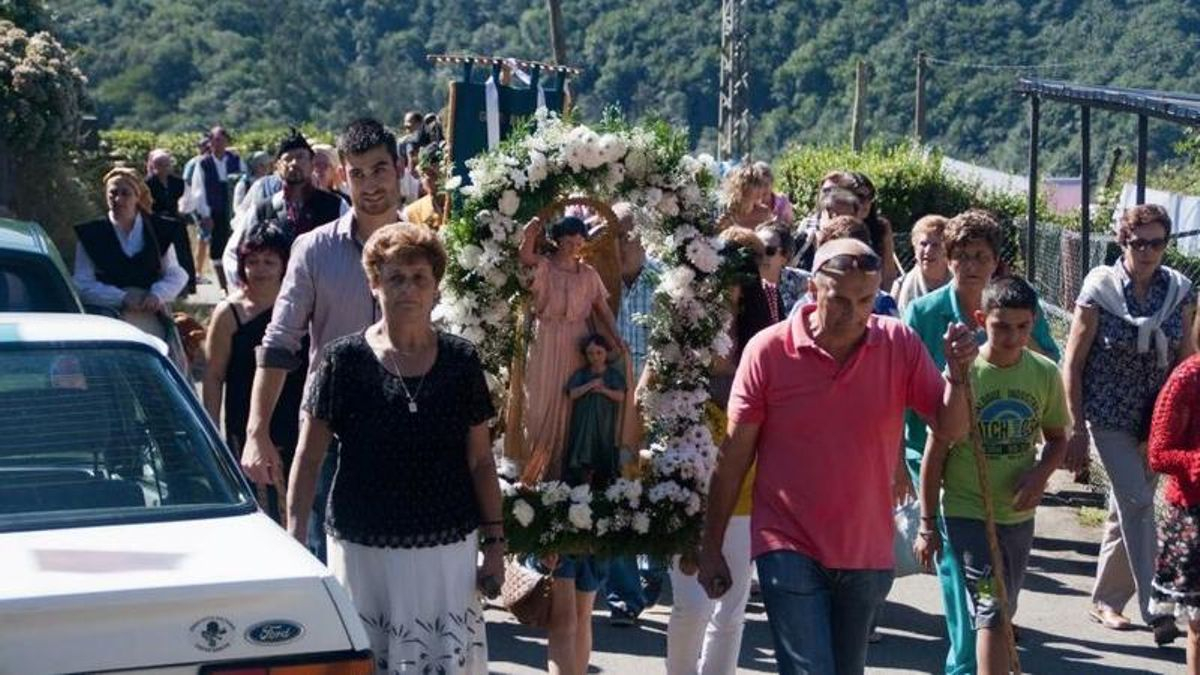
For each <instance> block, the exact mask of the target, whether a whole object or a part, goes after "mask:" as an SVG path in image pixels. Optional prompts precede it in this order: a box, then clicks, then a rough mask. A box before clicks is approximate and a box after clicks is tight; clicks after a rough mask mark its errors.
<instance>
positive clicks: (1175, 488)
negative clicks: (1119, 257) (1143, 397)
mask: <svg viewBox="0 0 1200 675" xmlns="http://www.w3.org/2000/svg"><path fill="white" fill-rule="evenodd" d="M1148 455H1149V458H1150V468H1151V469H1153V470H1154V471H1156V472H1157V473H1161V474H1165V475H1166V476H1167V489H1166V494H1165V499H1166V502H1167V508H1166V514H1165V517H1164V518H1163V523H1162V527H1161V529H1160V530H1159V541H1160V542H1161V543H1162V549H1161V550H1160V551H1159V553H1158V564H1157V566H1156V570H1155V574H1154V582H1153V586H1154V590H1153V592H1152V594H1151V597H1152V598H1153V599H1152V601H1151V602H1152V603H1153V604H1152V605H1151V607H1150V610H1151V611H1152V612H1155V613H1161V614H1165V615H1174V616H1175V617H1176V618H1178V619H1181V620H1183V621H1185V622H1186V623H1187V627H1188V634H1187V639H1188V644H1187V672H1188V675H1200V356H1196V355H1195V354H1193V355H1192V356H1190V357H1188V359H1187V360H1186V361H1184V362H1183V363H1181V364H1179V367H1178V368H1176V369H1175V370H1173V371H1171V376H1170V377H1168V378H1167V383H1166V384H1165V385H1163V389H1162V392H1161V393H1160V394H1159V395H1158V402H1157V403H1155V404H1154V417H1153V418H1152V419H1151V423H1150V445H1149V452H1148Z"/></svg>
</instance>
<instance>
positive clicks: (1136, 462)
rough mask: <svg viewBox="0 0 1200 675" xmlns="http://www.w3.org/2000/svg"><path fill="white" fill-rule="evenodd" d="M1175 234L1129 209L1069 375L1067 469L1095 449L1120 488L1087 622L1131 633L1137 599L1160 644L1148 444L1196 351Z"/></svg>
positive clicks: (1192, 306) (1089, 301) (1153, 211)
mask: <svg viewBox="0 0 1200 675" xmlns="http://www.w3.org/2000/svg"><path fill="white" fill-rule="evenodd" d="M1170 234H1171V218H1170V216H1168V215H1167V212H1166V211H1165V210H1164V209H1163V208H1162V207H1160V206H1156V205H1151V204H1144V205H1140V206H1135V207H1133V208H1131V209H1129V210H1127V211H1125V214H1124V215H1123V216H1122V217H1121V222H1120V224H1119V227H1118V229H1117V243H1118V244H1120V245H1121V248H1122V249H1123V254H1122V255H1121V258H1120V259H1118V260H1117V261H1116V262H1115V263H1113V264H1112V265H1111V266H1102V267H1097V268H1095V269H1093V270H1092V271H1091V272H1089V273H1088V275H1087V278H1085V279H1084V282H1083V288H1082V289H1081V290H1080V292H1079V298H1078V299H1077V300H1076V301H1075V316H1074V320H1073V321H1072V322H1071V335H1070V337H1069V338H1068V340H1067V357H1066V365H1065V368H1064V371H1063V378H1064V381H1065V384H1066V390H1067V400H1068V403H1069V404H1070V407H1071V418H1072V419H1073V420H1074V429H1073V434H1072V437H1071V440H1070V444H1069V446H1068V452H1067V460H1066V467H1067V468H1068V469H1072V470H1074V471H1081V470H1083V469H1085V468H1086V467H1087V465H1088V459H1089V454H1090V452H1089V451H1090V450H1091V449H1092V448H1094V449H1095V451H1096V453H1097V454H1098V455H1099V456H1100V461H1101V462H1102V463H1103V464H1104V469H1105V471H1106V472H1107V473H1108V476H1109V480H1110V483H1111V489H1112V493H1111V494H1110V495H1109V499H1108V503H1109V512H1108V521H1107V523H1106V527H1105V530H1104V539H1103V541H1102V542H1101V544H1100V559H1099V561H1098V563H1097V567H1096V583H1095V586H1094V587H1093V589H1092V603H1093V606H1092V609H1091V611H1090V612H1089V615H1090V616H1091V618H1092V619H1093V620H1094V621H1096V622H1097V623H1100V624H1102V625H1104V626H1105V627H1107V628H1111V629H1113V630H1128V629H1129V628H1131V622H1130V620H1129V619H1127V618H1126V617H1125V616H1124V615H1123V614H1122V610H1123V609H1124V608H1125V604H1126V603H1127V602H1128V601H1129V600H1130V599H1131V598H1133V596H1134V595H1135V594H1136V596H1137V606H1138V609H1139V611H1140V612H1141V616H1142V620H1143V621H1145V623H1146V625H1148V626H1150V627H1151V628H1153V629H1154V641H1155V642H1156V643H1158V644H1159V645H1164V644H1168V643H1170V642H1172V641H1173V640H1174V639H1175V638H1176V637H1178V636H1179V631H1178V629H1177V628H1176V626H1175V620H1174V617H1172V616H1165V615H1157V616H1156V615H1154V614H1153V613H1152V612H1151V609H1150V596H1151V580H1152V579H1153V577H1154V564H1155V557H1156V554H1157V539H1156V532H1155V523H1154V493H1155V485H1156V482H1157V481H1156V477H1155V474H1154V473H1153V472H1152V471H1151V470H1150V467H1149V465H1148V464H1147V460H1146V451H1145V449H1144V448H1145V445H1144V444H1145V441H1146V439H1147V437H1148V435H1149V421H1150V415H1151V411H1152V409H1153V406H1154V400H1155V397H1156V396H1157V394H1158V391H1159V389H1160V388H1161V387H1162V384H1163V382H1164V381H1166V378H1167V375H1168V374H1169V373H1170V372H1171V369H1172V368H1173V367H1174V366H1175V364H1177V363H1179V362H1180V361H1181V360H1183V359H1185V358H1187V357H1188V356H1190V355H1191V354H1193V353H1194V352H1195V351H1196V341H1195V336H1194V334H1193V332H1192V321H1193V318H1194V317H1195V313H1196V291H1195V289H1194V288H1193V286H1192V283H1191V281H1190V280H1189V279H1188V278H1187V277H1185V276H1184V275H1182V274H1180V273H1179V272H1177V271H1175V270H1173V269H1171V268H1170V267H1167V266H1166V265H1163V264H1162V261H1163V256H1164V254H1165V253H1166V248H1167V243H1168V241H1169V238H1170Z"/></svg>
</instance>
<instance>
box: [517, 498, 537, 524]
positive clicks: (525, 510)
mask: <svg viewBox="0 0 1200 675" xmlns="http://www.w3.org/2000/svg"><path fill="white" fill-rule="evenodd" d="M512 510H513V517H514V518H516V519H517V522H518V523H520V524H521V527H529V524H530V523H532V522H533V516H534V511H533V507H532V506H530V505H529V502H527V501H525V500H524V499H518V500H517V501H515V502H513V506H512Z"/></svg>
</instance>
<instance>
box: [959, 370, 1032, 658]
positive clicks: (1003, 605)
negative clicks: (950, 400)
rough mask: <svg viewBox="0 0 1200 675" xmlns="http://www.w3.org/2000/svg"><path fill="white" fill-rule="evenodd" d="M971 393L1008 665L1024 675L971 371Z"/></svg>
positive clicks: (970, 408)
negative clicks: (1018, 651)
mask: <svg viewBox="0 0 1200 675" xmlns="http://www.w3.org/2000/svg"><path fill="white" fill-rule="evenodd" d="M963 386H964V387H965V388H966V393H967V408H968V411H969V414H970V420H971V452H972V454H973V455H974V456H975V470H976V472H977V473H978V476H979V491H980V493H981V496H982V497H983V518H984V529H985V532H986V534H987V540H988V552H989V553H990V554H991V558H992V582H993V584H992V585H993V588H994V589H995V592H996V598H997V599H998V600H999V601H1000V622H1001V623H1000V628H1001V630H1003V631H1004V641H1005V642H1006V643H1007V647H1008V665H1009V668H1010V670H1011V671H1012V672H1013V673H1015V674H1016V675H1021V657H1020V655H1018V654H1017V641H1016V637H1015V636H1014V635H1013V628H1012V618H1011V615H1010V614H1009V612H1008V589H1007V587H1006V585H1005V583H1004V557H1003V555H1002V554H1001V551H1000V539H999V537H998V536H997V535H996V515H995V511H993V509H992V492H991V482H990V481H989V480H988V471H987V456H986V455H985V454H984V452H983V438H982V437H981V436H980V433H979V420H978V419H977V416H976V414H975V388H974V387H973V386H971V374H970V372H969V371H968V372H967V374H966V376H965V377H964V378H963Z"/></svg>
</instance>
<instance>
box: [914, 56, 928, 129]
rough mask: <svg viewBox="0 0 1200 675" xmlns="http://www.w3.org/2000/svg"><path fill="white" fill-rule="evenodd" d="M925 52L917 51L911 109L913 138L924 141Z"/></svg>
mask: <svg viewBox="0 0 1200 675" xmlns="http://www.w3.org/2000/svg"><path fill="white" fill-rule="evenodd" d="M925 65H926V64H925V52H917V103H916V106H915V109H914V110H913V138H914V139H916V141H917V145H921V144H922V143H924V142H925Z"/></svg>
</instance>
